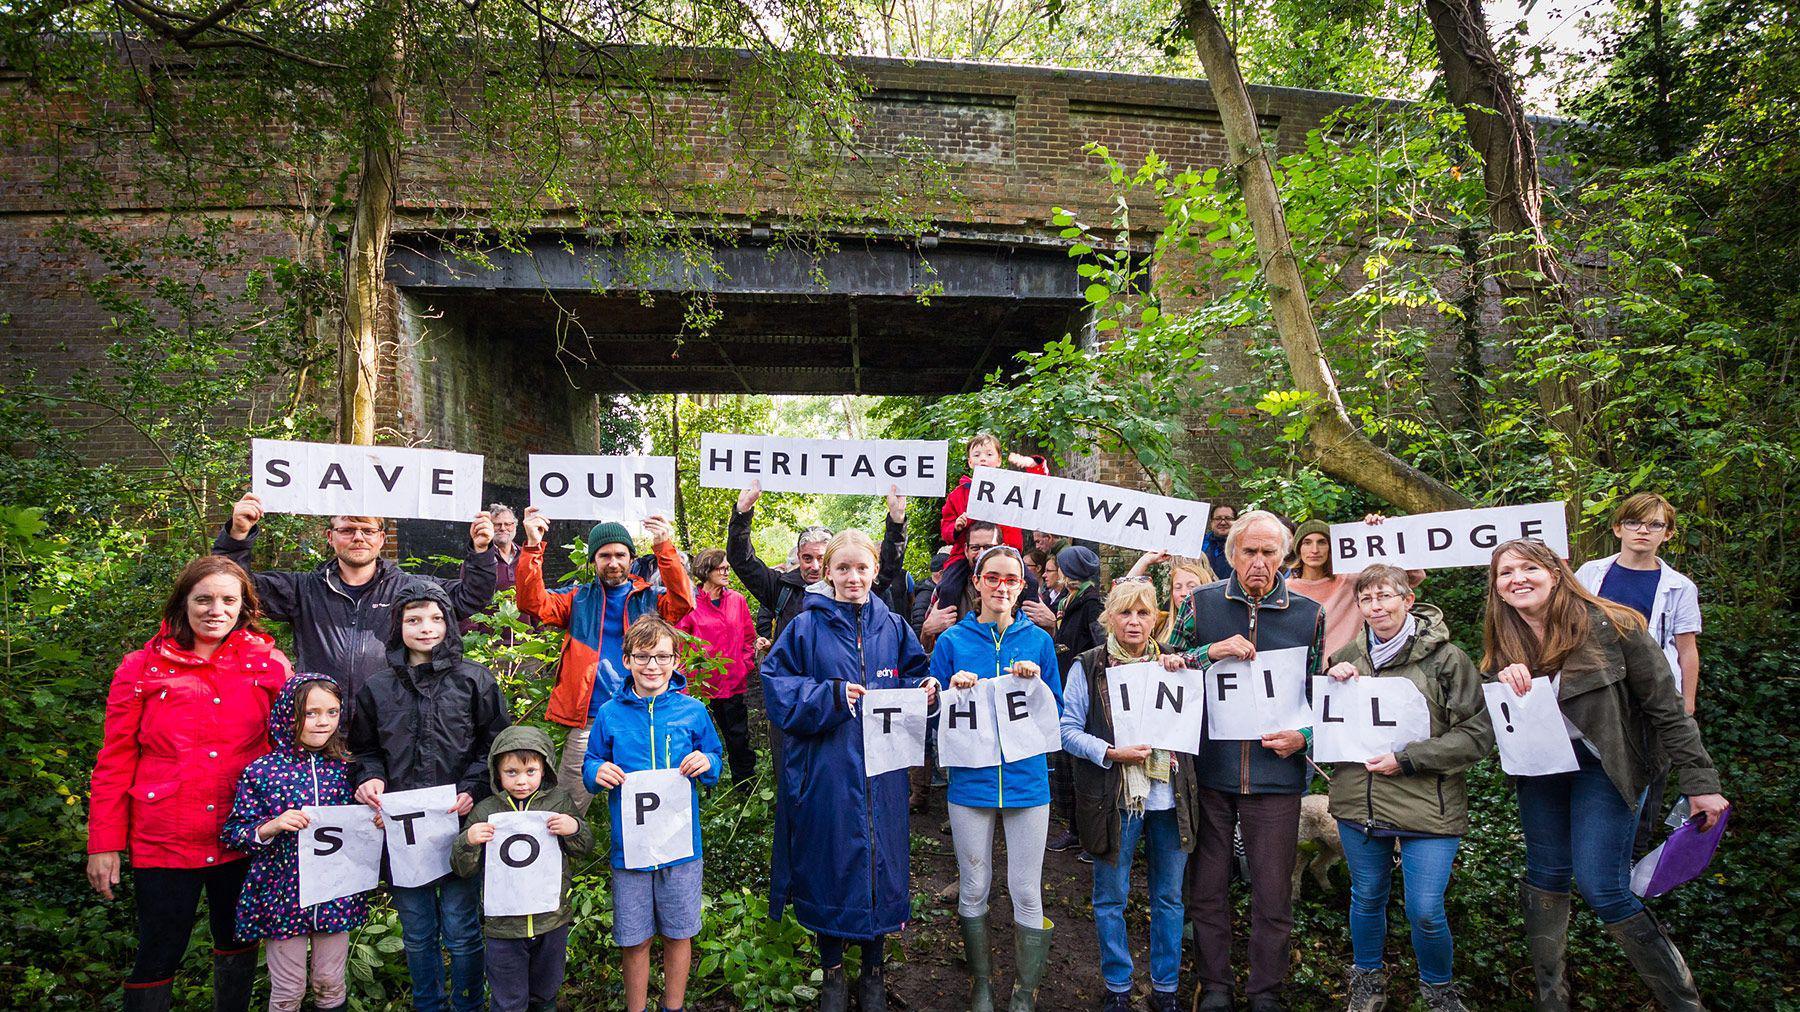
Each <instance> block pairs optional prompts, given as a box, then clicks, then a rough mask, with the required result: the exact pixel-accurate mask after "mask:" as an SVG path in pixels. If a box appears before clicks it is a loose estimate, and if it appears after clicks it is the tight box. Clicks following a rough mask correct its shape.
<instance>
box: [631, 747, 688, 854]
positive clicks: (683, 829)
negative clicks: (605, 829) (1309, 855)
mask: <svg viewBox="0 0 1800 1012" xmlns="http://www.w3.org/2000/svg"><path fill="white" fill-rule="evenodd" d="M619 792H620V794H619V819H620V821H621V822H623V823H624V825H623V827H621V832H620V836H621V837H622V838H623V840H624V843H625V867H627V868H630V869H632V870H634V871H641V870H643V869H645V868H659V867H661V866H663V865H665V864H668V863H669V862H671V861H680V860H682V859H683V858H689V857H693V856H694V782H693V781H692V780H689V779H688V778H687V777H684V776H682V775H681V771H680V770H637V771H635V772H632V773H627V774H625V783H624V784H622V785H621V786H620V787H619Z"/></svg>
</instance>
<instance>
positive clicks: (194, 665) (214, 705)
mask: <svg viewBox="0 0 1800 1012" xmlns="http://www.w3.org/2000/svg"><path fill="white" fill-rule="evenodd" d="M287 676H288V661H287V658H286V657H285V656H283V654H282V652H281V651H280V650H278V649H276V647H275V640H274V638H273V637H271V636H268V635H266V634H264V633H259V632H253V631H251V630H249V629H239V630H237V631H236V632H233V633H232V634H231V635H229V636H227V637H225V640H224V642H222V643H220V644H219V646H218V649H216V650H214V651H213V653H212V656H210V657H206V658H202V657H200V655H198V654H196V653H194V652H193V651H192V650H190V649H187V648H186V647H183V646H182V645H181V644H179V643H177V642H176V641H175V638H174V637H173V636H170V635H169V633H168V630H166V629H164V630H162V631H160V632H158V633H157V634H156V635H155V636H153V637H151V638H150V641H149V642H148V643H145V644H144V645H143V647H142V648H141V649H138V650H134V651H132V652H131V653H129V654H126V655H125V659H124V660H122V661H120V662H119V668H118V671H116V672H115V673H114V674H113V680H112V688H111V689H110V690H109V691H108V693H107V696H106V723H105V729H104V731H103V732H102V733H103V735H104V740H103V742H102V744H101V746H100V754H99V756H98V757H97V758H96V759H95V760H94V777H93V781H92V785H91V786H90V788H89V791H90V795H89V800H88V853H90V854H103V853H108V852H111V851H128V852H129V856H130V858H131V863H132V865H133V866H134V867H138V868H208V867H213V866H216V865H220V864H224V863H226V862H228V861H236V860H239V859H241V858H243V856H244V854H243V853H242V852H241V851H238V850H234V849H232V848H230V847H228V846H226V845H225V844H224V843H222V842H221V841H220V839H219V832H220V830H223V829H224V828H225V820H226V819H227V818H228V817H230V815H231V801H232V796H233V794H234V793H235V792H236V790H237V782H238V775H239V774H241V773H243V771H244V767H246V766H248V765H250V762H251V760H253V759H255V758H257V757H258V756H260V755H262V754H263V753H264V752H267V751H268V750H269V726H268V725H269V710H270V708H271V707H272V706H274V704H275V699H276V697H277V696H279V695H280V694H281V686H282V683H283V682H285V681H286V680H287Z"/></svg>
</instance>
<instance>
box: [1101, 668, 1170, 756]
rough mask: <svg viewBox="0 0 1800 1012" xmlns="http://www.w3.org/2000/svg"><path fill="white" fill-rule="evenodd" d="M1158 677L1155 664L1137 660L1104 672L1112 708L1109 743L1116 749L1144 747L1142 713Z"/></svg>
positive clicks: (1160, 670)
mask: <svg viewBox="0 0 1800 1012" xmlns="http://www.w3.org/2000/svg"><path fill="white" fill-rule="evenodd" d="M1161 674H1162V665H1161V664H1158V663H1157V662H1155V661H1138V662H1137V663H1136V664H1120V665H1117V666H1115V667H1110V668H1107V669H1106V697H1107V700H1106V701H1107V703H1109V704H1110V705H1111V706H1112V728H1113V740H1112V743H1113V744H1114V745H1116V746H1120V747H1123V746H1126V745H1143V744H1146V743H1145V741H1144V735H1143V726H1142V723H1143V711H1144V710H1145V709H1147V708H1148V707H1149V706H1150V693H1151V692H1152V691H1153V690H1154V689H1155V687H1156V680H1157V678H1159V677H1160V676H1161Z"/></svg>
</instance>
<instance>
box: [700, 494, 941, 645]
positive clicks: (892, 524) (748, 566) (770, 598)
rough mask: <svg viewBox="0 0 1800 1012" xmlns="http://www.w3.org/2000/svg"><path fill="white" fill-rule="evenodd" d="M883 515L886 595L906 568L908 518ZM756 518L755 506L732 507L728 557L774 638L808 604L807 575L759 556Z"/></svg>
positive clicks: (881, 572)
mask: <svg viewBox="0 0 1800 1012" xmlns="http://www.w3.org/2000/svg"><path fill="white" fill-rule="evenodd" d="M882 516H883V518H885V520H886V526H885V527H884V528H883V529H882V533H881V547H880V549H879V558H877V559H876V562H877V566H876V576H875V589H874V593H875V594H877V595H879V596H881V597H886V596H887V594H888V591H889V589H890V588H891V587H892V585H893V582H894V578H895V576H896V575H897V574H899V573H901V572H903V571H904V569H903V567H904V564H905V561H906V520H905V519H904V518H903V519H900V520H895V519H894V518H893V517H890V516H888V515H887V514H886V513H883V514H882ZM755 519H756V509H755V507H752V508H750V509H747V510H744V511H743V512H742V513H740V512H738V510H737V508H736V507H733V508H732V510H731V520H730V521H729V522H728V523H727V524H726V527H725V561H726V562H727V563H728V564H730V566H731V571H732V573H733V574H735V575H736V576H737V578H738V582H739V583H742V584H743V585H744V589H745V590H747V591H749V592H750V596H751V597H754V598H756V603H757V604H758V605H759V606H760V607H759V609H758V611H757V614H756V627H757V628H756V631H757V632H758V633H760V634H762V635H764V636H767V637H768V638H769V639H771V640H773V639H775V638H776V637H778V636H780V635H781V631H782V630H783V629H786V628H787V625H788V623H789V622H792V621H793V620H794V618H795V617H796V616H798V615H799V614H800V612H801V610H802V609H803V608H805V607H806V586H807V584H806V577H805V576H804V575H803V574H802V573H801V572H800V570H799V568H798V567H796V568H794V569H788V570H779V569H771V568H769V566H768V565H766V564H765V563H764V562H763V560H761V559H759V558H757V557H756V546H755V545H753V544H751V543H750V524H751V522H752V521H754V520H755Z"/></svg>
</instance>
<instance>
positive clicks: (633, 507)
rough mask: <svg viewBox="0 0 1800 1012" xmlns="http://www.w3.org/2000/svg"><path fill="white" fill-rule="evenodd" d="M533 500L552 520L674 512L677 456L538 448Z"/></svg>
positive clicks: (634, 518)
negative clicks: (595, 453)
mask: <svg viewBox="0 0 1800 1012" xmlns="http://www.w3.org/2000/svg"><path fill="white" fill-rule="evenodd" d="M530 469H531V505H533V506H536V507H537V508H538V512H540V513H542V514H543V515H544V516H545V517H547V518H548V519H551V520H617V521H619V522H620V523H627V524H629V523H638V522H641V521H642V520H643V519H644V518H645V517H647V516H651V515H653V514H661V515H662V516H665V517H672V516H674V515H675V458H674V457H645V456H613V457H609V456H581V455H567V454H548V453H534V454H532V455H531V459H530Z"/></svg>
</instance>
